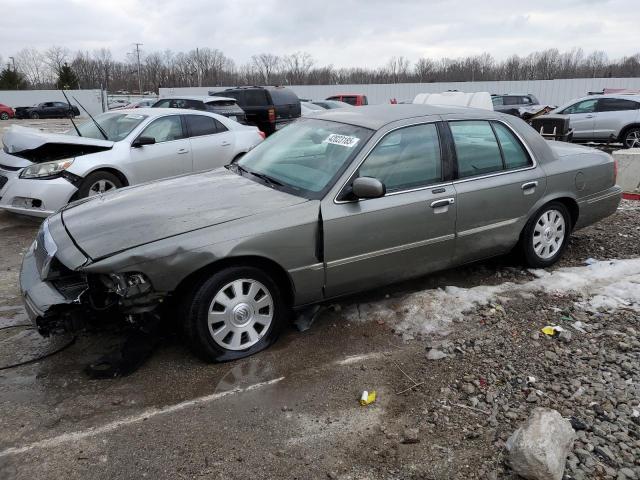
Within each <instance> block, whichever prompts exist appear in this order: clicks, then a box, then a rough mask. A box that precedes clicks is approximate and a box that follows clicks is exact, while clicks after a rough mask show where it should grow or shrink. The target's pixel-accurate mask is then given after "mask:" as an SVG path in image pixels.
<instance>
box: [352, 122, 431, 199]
mask: <svg viewBox="0 0 640 480" xmlns="http://www.w3.org/2000/svg"><path fill="white" fill-rule="evenodd" d="M359 175H360V176H361V177H373V178H377V179H378V180H380V181H381V182H382V183H384V185H385V186H386V188H387V191H389V192H393V191H401V190H407V189H410V188H417V187H421V186H425V185H431V184H434V183H437V182H439V181H441V180H442V161H441V158H440V141H439V139H438V130H437V128H436V126H435V125H434V124H432V123H430V124H425V125H414V126H411V127H405V128H401V129H398V130H394V131H393V132H391V133H389V134H388V135H387V136H386V137H385V138H384V139H382V141H380V143H378V144H377V145H376V147H375V148H374V149H373V150H372V151H371V153H370V154H369V156H368V157H367V159H366V160H365V161H364V163H363V164H362V166H361V167H360V170H359Z"/></svg>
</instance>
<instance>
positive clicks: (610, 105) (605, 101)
mask: <svg viewBox="0 0 640 480" xmlns="http://www.w3.org/2000/svg"><path fill="white" fill-rule="evenodd" d="M638 107H640V103H638V102H634V101H633V100H627V99H624V98H601V99H600V100H598V111H599V112H619V111H623V110H638Z"/></svg>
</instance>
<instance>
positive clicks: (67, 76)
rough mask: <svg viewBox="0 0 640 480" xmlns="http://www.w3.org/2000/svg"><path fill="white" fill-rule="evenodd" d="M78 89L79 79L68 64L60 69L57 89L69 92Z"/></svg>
mask: <svg viewBox="0 0 640 480" xmlns="http://www.w3.org/2000/svg"><path fill="white" fill-rule="evenodd" d="M77 87H78V77H76V74H75V73H73V70H71V67H70V66H69V65H67V64H66V63H65V64H64V65H63V66H62V67H61V68H60V71H59V72H58V81H57V82H56V88H59V89H60V90H63V89H64V90H69V89H72V88H77Z"/></svg>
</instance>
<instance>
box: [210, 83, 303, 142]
mask: <svg viewBox="0 0 640 480" xmlns="http://www.w3.org/2000/svg"><path fill="white" fill-rule="evenodd" d="M209 95H215V96H219V97H231V98H235V99H236V100H237V101H238V105H240V107H242V109H243V110H244V112H245V114H246V115H247V123H250V124H253V125H255V126H257V127H258V128H259V129H260V130H262V131H263V132H264V133H265V134H266V135H271V134H272V133H273V132H275V131H276V130H279V129H280V128H282V127H284V126H285V125H287V124H288V123H290V122H292V121H293V120H295V119H296V118H299V117H300V114H301V112H300V99H299V98H298V96H297V95H296V94H295V93H294V92H293V91H292V90H290V89H288V88H286V87H235V88H228V89H226V90H223V91H220V92H209Z"/></svg>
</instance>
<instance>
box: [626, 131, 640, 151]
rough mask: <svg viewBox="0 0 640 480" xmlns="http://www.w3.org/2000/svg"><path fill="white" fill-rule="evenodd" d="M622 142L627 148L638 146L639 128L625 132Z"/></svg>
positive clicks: (639, 145) (639, 146)
mask: <svg viewBox="0 0 640 480" xmlns="http://www.w3.org/2000/svg"><path fill="white" fill-rule="evenodd" d="M624 143H625V145H626V146H627V147H629V148H640V130H632V131H630V132H629V133H627V136H626V138H625V140H624Z"/></svg>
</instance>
